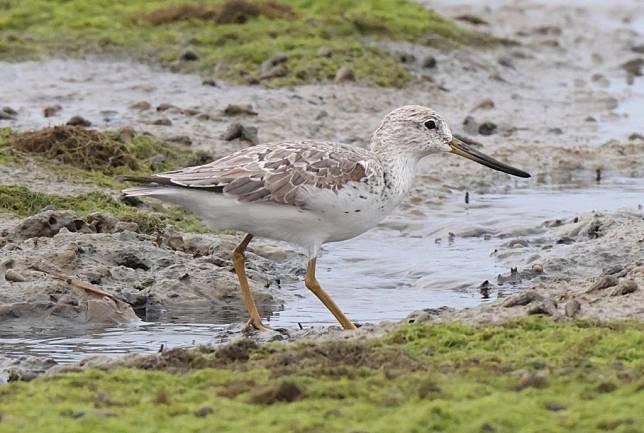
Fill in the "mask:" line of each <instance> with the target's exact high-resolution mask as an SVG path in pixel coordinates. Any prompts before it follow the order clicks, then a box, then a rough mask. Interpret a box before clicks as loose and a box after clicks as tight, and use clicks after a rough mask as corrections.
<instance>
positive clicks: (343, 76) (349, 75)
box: [333, 66, 355, 83]
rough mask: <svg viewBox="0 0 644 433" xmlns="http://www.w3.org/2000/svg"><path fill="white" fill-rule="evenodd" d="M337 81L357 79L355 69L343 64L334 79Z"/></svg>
mask: <svg viewBox="0 0 644 433" xmlns="http://www.w3.org/2000/svg"><path fill="white" fill-rule="evenodd" d="M333 81H335V82H336V83H342V82H345V81H355V76H354V75H353V71H352V70H351V69H350V68H349V67H348V66H342V67H341V68H340V69H338V72H336V74H335V79H334V80H333Z"/></svg>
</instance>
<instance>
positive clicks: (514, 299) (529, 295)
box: [503, 290, 543, 308]
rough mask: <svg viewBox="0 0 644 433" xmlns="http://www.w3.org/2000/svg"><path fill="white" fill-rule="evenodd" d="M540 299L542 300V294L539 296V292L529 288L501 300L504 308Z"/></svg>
mask: <svg viewBox="0 0 644 433" xmlns="http://www.w3.org/2000/svg"><path fill="white" fill-rule="evenodd" d="M541 300H543V296H541V295H540V294H538V293H537V292H535V291H533V290H530V291H527V292H524V293H519V294H516V295H512V296H510V297H509V298H507V299H506V300H505V301H504V302H503V306H504V307H506V308H510V307H517V306H523V305H528V304H530V303H532V302H535V301H541Z"/></svg>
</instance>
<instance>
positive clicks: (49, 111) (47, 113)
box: [42, 104, 63, 117]
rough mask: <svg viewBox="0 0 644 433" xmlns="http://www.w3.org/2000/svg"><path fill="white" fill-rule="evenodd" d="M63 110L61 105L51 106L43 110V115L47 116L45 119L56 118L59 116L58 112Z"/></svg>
mask: <svg viewBox="0 0 644 433" xmlns="http://www.w3.org/2000/svg"><path fill="white" fill-rule="evenodd" d="M62 109H63V107H61V106H60V105H58V104H56V105H49V106H47V107H45V108H43V110H42V114H43V116H45V117H53V116H55V115H56V114H58V112H59V111H60V110H62Z"/></svg>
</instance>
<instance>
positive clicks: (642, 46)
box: [631, 45, 644, 54]
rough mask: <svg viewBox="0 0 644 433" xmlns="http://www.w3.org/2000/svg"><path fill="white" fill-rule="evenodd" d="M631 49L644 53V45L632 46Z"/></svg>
mask: <svg viewBox="0 0 644 433" xmlns="http://www.w3.org/2000/svg"><path fill="white" fill-rule="evenodd" d="M631 51H633V52H635V53H638V54H644V45H635V46H633V47H631Z"/></svg>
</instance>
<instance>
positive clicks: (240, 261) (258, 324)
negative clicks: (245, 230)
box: [233, 234, 270, 331]
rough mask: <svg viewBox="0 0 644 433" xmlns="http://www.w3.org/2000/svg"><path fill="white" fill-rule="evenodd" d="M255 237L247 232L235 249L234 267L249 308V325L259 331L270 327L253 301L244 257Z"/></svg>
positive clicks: (245, 302)
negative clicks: (263, 320) (264, 322)
mask: <svg viewBox="0 0 644 433" xmlns="http://www.w3.org/2000/svg"><path fill="white" fill-rule="evenodd" d="M252 239H253V235H251V234H247V235H246V237H244V240H242V241H241V243H240V244H239V245H237V248H235V250H234V251H233V267H234V268H235V272H236V273H237V278H239V286H240V287H241V291H242V296H243V298H244V304H246V308H248V315H249V316H250V318H249V319H248V325H249V326H252V327H253V328H255V329H257V330H258V331H267V330H269V329H270V328H268V327H266V326H265V325H264V324H263V323H262V319H261V317H259V312H258V311H257V306H256V305H255V301H253V295H252V294H251V292H250V287H249V286H248V278H246V260H245V257H244V251H246V247H247V246H248V244H249V243H250V241H251V240H252Z"/></svg>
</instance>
